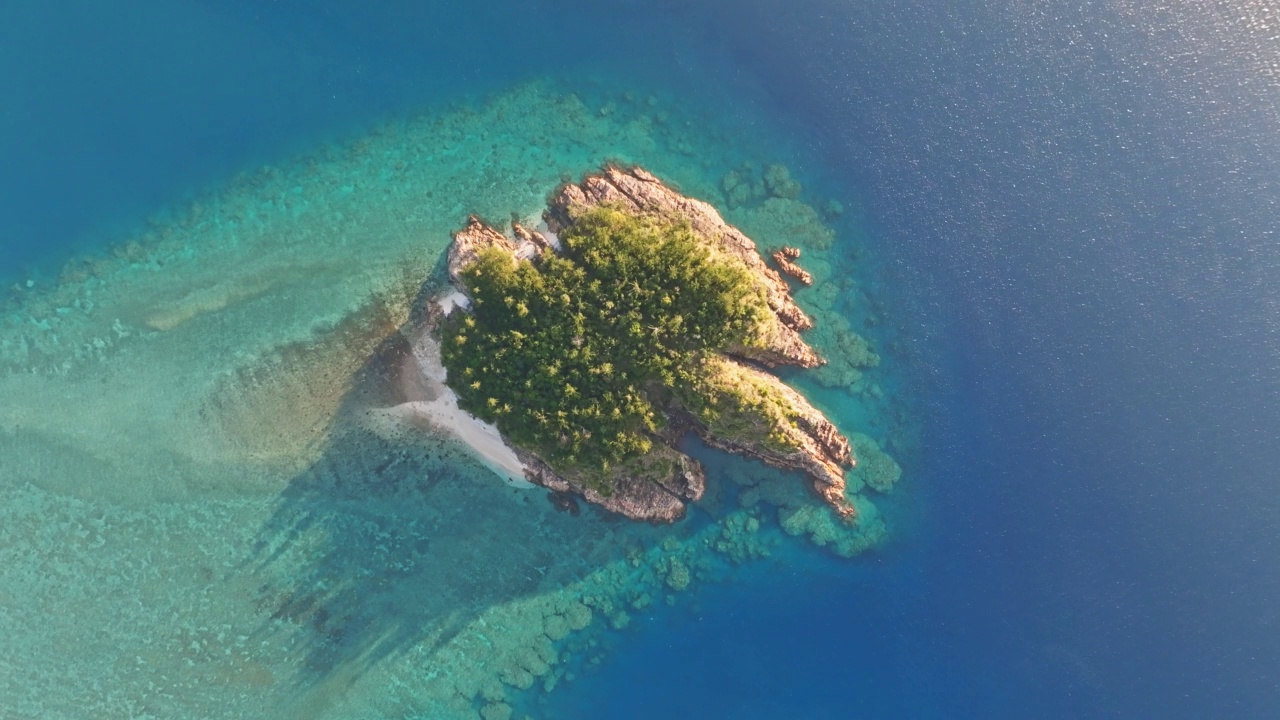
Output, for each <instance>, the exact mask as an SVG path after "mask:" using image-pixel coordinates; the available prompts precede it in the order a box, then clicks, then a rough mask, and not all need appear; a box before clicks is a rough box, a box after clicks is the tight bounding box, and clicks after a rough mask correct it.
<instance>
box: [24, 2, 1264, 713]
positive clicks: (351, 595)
mask: <svg viewBox="0 0 1280 720" xmlns="http://www.w3.org/2000/svg"><path fill="white" fill-rule="evenodd" d="M1274 21H1275V18H1274V14H1273V13H1271V11H1270V10H1268V9H1267V8H1265V7H1262V6H1257V5H1251V4H1248V3H1238V4H1237V5H1235V6H1233V7H1232V8H1231V11H1230V12H1222V13H1219V12H1217V11H1210V10H1207V9H1205V8H1201V7H1199V6H1196V7H1192V6H1188V7H1186V8H1182V7H1179V8H1172V9H1171V8H1157V7H1155V6H1153V5H1152V6H1148V5H1146V4H1143V3H1138V4H1136V5H1135V4H1127V5H1124V4H1120V5H1108V6H1098V5H1091V6H1083V7H1066V6H1065V5H1059V4H1054V3H1050V4H1048V5H1041V6H1037V7H1035V8H1031V7H1022V6H1015V5H999V6H982V5H977V4H961V5H958V6H957V5H948V6H947V7H942V6H940V5H938V6H914V5H908V4H905V3H887V4H880V5H876V6H865V7H863V6H859V7H849V6H847V5H846V4H842V3H827V2H820V3H814V4H812V5H809V6H805V7H803V8H795V7H791V6H787V7H783V6H782V5H780V4H776V3H770V2H764V1H763V0H761V1H759V2H738V3H734V5H733V6H732V7H729V6H728V5H727V4H723V3H716V2H706V3H694V4H689V3H681V4H675V3H664V2H658V3H626V2H624V3H615V4H609V5H604V4H600V3H576V2H570V3H556V4H555V5H554V7H552V6H551V4H549V3H541V2H502V3H492V4H489V5H486V6H484V7H483V8H477V7H475V6H474V5H467V6H465V7H464V6H463V5H462V4H460V3H448V2H442V3H431V4H425V5H424V4H408V3H405V4H399V3H391V4H389V5H385V6H383V7H382V8H380V9H379V10H377V11H370V10H368V9H366V8H359V9H357V8H354V7H347V6H344V5H342V4H338V3H326V4H322V5H320V6H313V5H308V6H306V7H302V5H301V4H296V3H288V2H286V3H276V4H274V5H273V6H272V7H271V8H270V9H269V10H268V9H265V8H263V7H261V6H259V5H257V4H248V3H244V4H235V3H232V4H220V5H217V6H213V5H208V4H202V3H195V2H191V3H179V2H160V1H159V0H155V1H153V2H145V3H135V4H132V5H130V6H128V7H114V6H111V5H102V4H98V3H79V4H76V3H72V4H65V3H64V4H61V5H59V6H58V7H45V6H43V5H38V4H35V3H22V2H18V3H9V4H6V6H5V7H4V8H3V10H0V68H3V69H4V70H5V72H4V73H3V77H4V78H5V79H4V81H3V82H4V83H5V85H4V86H3V88H4V90H5V94H6V97H9V98H11V99H14V101H13V102H8V103H5V107H4V109H3V110H2V111H0V130H3V132H0V138H2V139H0V157H2V158H4V162H3V163H0V167H3V168H4V170H3V171H0V191H2V196H3V197H4V198H5V200H4V212H3V213H0V249H2V251H3V254H2V255H0V258H3V260H4V261H5V262H4V263H3V265H0V276H3V277H5V278H6V282H5V285H6V287H8V286H9V284H10V282H13V281H16V282H17V286H16V288H10V289H9V290H8V292H9V295H10V297H9V300H8V302H9V304H8V305H7V306H6V308H5V317H4V320H3V322H2V323H0V325H2V327H0V330H2V332H0V365H3V367H4V369H5V374H4V376H3V379H2V383H3V384H0V399H3V401H4V402H3V403H0V490H2V491H3V493H4V500H3V505H0V507H2V508H3V512H4V513H5V521H4V523H3V524H2V525H0V526H2V527H3V528H4V531H3V534H0V549H2V550H3V553H4V554H5V558H6V560H5V562H4V564H3V567H4V568H5V569H4V570H3V572H2V574H0V623H2V624H3V625H2V627H3V629H4V630H3V634H4V635H5V637H7V638H9V639H10V640H9V642H8V643H7V645H6V647H7V648H8V651H7V652H6V653H5V654H4V657H3V658H2V659H0V716H8V715H11V716H14V717H81V716H84V714H85V713H86V711H87V710H89V709H92V711H93V713H94V714H95V716H99V717H146V716H151V717H217V716H226V717H247V716H262V717H378V716H387V717H390V716H395V717H405V716H416V717H427V718H435V717H476V716H479V714H480V713H487V714H488V715H487V717H501V716H504V715H505V714H506V712H507V710H506V708H507V707H510V708H512V714H513V716H515V717H520V716H521V715H522V714H524V713H528V714H531V715H533V716H535V717H539V716H543V717H602V716H608V717H653V716H655V715H659V714H665V715H671V716H675V717H688V716H694V715H703V716H708V717H726V716H727V717H761V718H775V717H794V716H798V715H804V716H806V717H850V716H859V715H865V716H875V717H1026V716H1037V717H1072V718H1074V717H1146V716H1155V715H1160V716H1165V717H1265V716H1268V715H1270V714H1273V713H1272V712H1271V711H1272V710H1273V709H1274V707H1275V706H1276V705H1277V704H1280V698H1277V696H1276V687H1277V685H1276V682H1275V670H1274V669H1275V667H1277V666H1280V639H1278V638H1277V635H1276V632H1275V623H1274V611H1273V606H1274V602H1272V600H1273V599H1274V597H1275V596H1276V594H1277V590H1278V588H1277V587H1276V579H1277V578H1280V572H1277V568H1276V567H1275V563H1274V557H1275V556H1276V553H1275V550H1276V548H1275V542H1274V533H1273V532H1271V530H1272V529H1273V528H1274V526H1275V521H1276V517H1275V509H1276V508H1275V504H1274V502H1272V501H1271V499H1270V494H1269V490H1268V488H1269V487H1270V483H1269V480H1270V479H1272V476H1273V475H1274V472H1273V469H1274V467H1275V466H1276V462H1277V460H1280V458H1277V457H1276V455H1275V452H1276V450H1275V448H1277V447H1280V441H1278V440H1280V439H1278V438H1277V437H1276V429H1277V428H1278V427H1280V406H1278V405H1277V403H1276V402H1275V398H1276V397H1280V392H1277V391H1278V390H1280V362H1278V361H1277V358H1280V351H1278V350H1277V348H1280V345H1278V344H1277V341H1276V338H1277V337H1278V336H1277V333H1276V328H1277V324H1276V322H1275V317H1276V312H1275V311H1276V308H1277V307H1280V304H1278V303H1277V298H1276V294H1275V288H1276V287H1280V284H1278V283H1277V282H1276V278H1277V277H1280V276H1278V275H1277V268H1280V262H1278V260H1277V256H1276V254H1275V249H1274V247H1273V243H1270V238H1272V237H1274V234H1275V232H1276V227H1275V217H1276V216H1275V213H1274V196H1275V189H1276V188H1277V187H1278V186H1280V182H1278V179H1277V174H1276V170H1275V168H1276V167H1278V166H1280V163H1278V162H1277V158H1276V155H1275V147H1276V145H1275V143H1274V137H1275V134H1276V133H1277V132H1280V111H1277V102H1276V94H1275V92H1276V90H1275V85H1274V82H1272V80H1273V79H1274V76H1275V75H1274V71H1275V68H1276V67H1278V66H1280V65H1277V58H1276V56H1275V53H1274V44H1273V43H1270V42H1269V40H1268V38H1269V35H1268V34H1267V33H1268V32H1269V30H1268V28H1271V27H1273V26H1274ZM68 47H71V48H75V49H76V52H68V51H66V48H68ZM529 81H533V82H534V83H535V84H534V85H527V84H525V83H527V82H529ZM570 95H573V96H574V97H570ZM607 157H620V158H621V159H626V160H634V161H638V162H643V163H645V164H646V165H648V166H650V167H651V168H652V169H654V170H655V171H657V172H659V173H660V174H662V175H664V177H668V178H670V179H672V180H674V181H676V182H678V183H679V184H680V185H681V187H682V188H684V189H685V190H686V192H689V193H690V194H693V195H697V196H701V197H706V198H709V199H713V200H715V201H716V202H717V203H718V204H721V207H722V209H724V210H725V211H726V212H727V213H728V216H729V217H730V219H731V220H732V221H733V222H735V223H739V224H741V225H742V226H743V227H744V228H746V229H747V230H748V231H749V232H752V233H754V234H756V235H757V237H758V239H764V241H765V242H771V241H772V239H773V238H781V237H784V236H785V237H787V238H788V239H790V238H793V237H800V238H803V239H805V241H806V242H809V243H811V244H812V245H813V247H812V249H809V250H807V255H806V257H807V258H811V259H812V261H813V266H812V268H811V269H816V271H817V272H818V274H819V275H820V276H822V277H824V278H826V279H830V280H832V281H834V282H832V283H831V284H830V285H829V286H827V289H825V290H824V289H823V287H822V286H821V285H822V283H820V287H818V288H814V289H813V290H811V291H804V292H802V293H800V295H799V297H800V299H801V302H802V303H804V304H806V305H807V307H810V308H811V309H819V310H834V312H835V313H837V314H838V315H840V316H842V317H844V318H845V319H846V320H847V321H848V322H849V323H850V324H851V325H852V326H853V327H854V328H855V329H857V330H858V331H859V332H860V333H862V334H864V335H865V336H866V337H867V338H869V340H870V342H871V347H872V348H873V349H874V350H875V351H876V352H877V353H879V354H880V355H881V357H882V358H883V363H882V365H881V366H880V367H878V368H877V369H875V370H873V371H870V372H868V373H867V374H866V375H865V376H864V378H863V379H862V380H861V381H858V382H854V381H853V380H852V378H854V376H853V375H850V374H848V373H847V372H846V373H844V374H843V375H842V376H839V377H840V378H841V379H840V380H839V381H837V380H835V379H833V378H832V377H830V376H827V377H826V382H827V384H823V383H822V382H820V379H819V378H817V377H803V376H795V377H792V378H791V379H792V380H793V382H795V383H796V385H797V386H798V387H800V388H802V389H803V390H804V391H805V392H806V393H807V394H808V395H809V396H810V397H811V398H813V399H814V401H815V402H816V403H818V404H819V405H820V406H822V407H823V408H824V409H827V410H829V411H831V412H833V413H834V414H836V415H837V416H838V418H839V420H840V422H841V424H842V425H843V426H845V427H846V429H849V430H851V431H860V432H866V433H867V434H868V435H871V436H872V437H875V438H876V439H878V440H879V441H880V442H881V443H882V444H884V445H885V447H886V448H888V449H889V450H890V451H891V452H892V453H893V454H894V455H895V456H896V457H897V458H898V459H899V460H900V461H901V462H902V464H903V466H904V468H905V474H904V477H903V479H902V481H901V482H900V483H899V484H898V487H897V488H896V489H895V491H894V492H893V494H892V495H890V496H879V495H874V494H869V496H870V497H873V498H874V499H875V502H876V504H877V507H878V508H879V511H880V513H879V514H880V516H881V517H882V518H883V519H884V520H885V522H886V525H885V528H884V529H885V530H886V534H885V535H883V536H880V535H878V534H877V537H879V538H880V544H879V545H878V546H877V548H876V549H875V550H874V551H872V552H871V553H869V554H863V555H861V556H859V557H858V558H855V559H853V560H848V559H844V558H839V557H836V555H835V553H834V552H832V550H838V549H840V547H841V545H840V542H838V541H835V542H828V544H827V546H826V547H825V548H817V547H815V546H814V545H813V544H812V543H810V542H809V539H812V538H818V539H821V538H823V537H824V533H825V532H826V531H827V529H828V528H826V527H824V526H822V525H821V524H816V525H815V524H807V523H806V519H807V518H809V517H810V516H809V515H806V514H805V513H807V512H808V511H807V510H804V505H803V496H795V495H791V494H789V493H790V490H794V489H796V485H795V484H794V483H791V484H788V483H787V481H786V480H785V479H782V478H772V477H767V476H765V475H763V474H761V473H759V472H758V470H756V469H753V468H751V467H748V466H742V465H741V464H737V463H734V462H731V461H725V462H716V463H714V468H713V469H714V471H715V472H714V473H713V474H716V475H717V476H718V477H719V479H720V480H721V482H719V483H717V487H719V488H721V489H722V492H720V493H717V494H715V495H714V496H713V497H711V498H709V500H708V501H707V503H706V504H705V506H704V507H703V508H702V509H700V510H699V511H698V512H696V513H694V515H693V517H691V518H690V520H689V522H687V523H685V524H683V525H681V526H679V527H677V528H674V529H669V530H654V529H646V528H636V527H627V526H621V525H619V524H617V523H611V522H608V521H606V520H604V519H601V518H596V517H580V518H576V519H575V518H570V517H568V516H565V515H562V514H557V513H555V512H554V511H553V510H552V509H551V507H550V505H549V504H546V503H545V502H543V501H541V500H540V499H539V498H536V497H534V498H530V497H529V496H527V495H522V494H520V493H517V492H514V491H510V490H507V489H505V488H503V487H502V486H501V485H500V484H496V483H494V482H492V480H491V479H490V478H486V477H485V476H483V475H482V474H476V473H474V472H472V471H473V470H474V468H472V467H471V466H469V465H468V464H467V463H466V461H465V460H463V459H461V458H458V457H456V456H454V455H452V454H450V453H449V452H448V451H447V449H444V448H435V447H432V446H430V445H427V446H422V445H421V444H419V443H414V442H409V443H405V442H403V441H401V440H399V439H396V438H392V439H385V438H383V439H378V438H375V437H373V436H371V435H370V434H369V433H368V432H366V430H367V428H363V427H362V426H359V425H358V424H353V423H351V422H350V419H351V418H352V417H354V416H356V415H357V414H358V411H359V410H360V409H361V408H363V407H365V406H367V405H368V404H369V403H376V402H378V401H379V400H380V399H381V395H380V393H384V392H385V384H383V383H381V382H380V379H381V377H382V374H381V373H382V370H381V368H380V367H379V366H377V365H376V364H374V365H370V364H369V362H368V360H369V358H370V357H372V356H373V355H374V354H375V351H376V350H378V349H379V347H380V345H381V343H383V341H384V338H385V332H386V330H387V329H388V328H393V327H395V326H396V325H397V324H398V323H399V322H402V320H403V317H402V313H403V310H404V308H403V299H404V298H405V296H406V294H407V293H409V292H410V289H411V288H413V287H415V286H416V283H417V281H418V280H419V279H420V275H421V273H423V272H424V270H425V269H426V268H429V267H432V266H433V265H434V264H435V263H436V262H438V259H439V253H440V250H441V249H442V248H443V247H444V243H445V242H446V239H447V232H448V231H449V230H450V229H452V228H453V227H454V226H456V224H457V222H458V220H459V218H460V217H461V216H462V215H465V213H466V212H468V211H477V210H478V211H481V212H484V213H486V214H488V215H491V216H493V217H506V216H507V215H508V214H509V213H511V212H517V213H525V214H528V213H533V212H536V209H537V207H538V204H539V202H540V200H541V197H542V196H543V194H544V193H545V192H546V191H547V190H548V189H549V188H550V187H552V186H554V184H555V183H556V182H558V181H559V180H560V178H561V175H562V174H563V173H569V174H571V175H574V174H578V173H581V172H583V171H584V170H586V169H589V168H590V167H593V166H595V165H597V164H598V163H599V162H601V161H602V160H604V159H605V158H607ZM299 158H301V159H299ZM747 160H750V161H754V162H756V163H760V164H767V163H773V162H780V163H784V164H785V165H786V166H787V167H788V168H790V170H791V172H792V174H793V175H794V176H795V177H796V178H797V179H799V181H800V182H801V183H803V184H804V186H805V188H806V193H805V194H804V195H803V196H802V199H803V200H804V201H805V202H807V203H810V204H811V205H812V206H813V207H814V208H816V212H815V213H814V214H812V215H806V214H805V211H804V210H803V208H801V207H799V206H795V205H786V206H778V205H777V204H776V203H775V204H774V205H773V206H772V207H769V208H766V207H765V203H764V202H763V200H764V198H762V197H755V198H754V199H752V200H751V201H750V202H748V205H749V207H747V208H745V209H742V208H735V209H730V208H729V205H730V204H731V203H730V198H729V197H728V196H727V195H726V194H725V192H724V191H725V188H724V186H723V185H722V183H721V180H722V178H723V176H724V175H725V173H727V172H729V171H730V170H733V169H735V168H740V167H741V164H742V163H743V162H744V161H747ZM264 166H266V167H265V168H264ZM428 193H431V194H428ZM831 200H837V201H839V202H840V203H842V205H843V207H844V212H843V213H841V214H838V215H837V214H835V213H834V212H831V211H830V210H829V208H828V202H829V201H831ZM193 201H194V202H193ZM148 218H150V220H148ZM815 218H816V219H820V220H821V224H825V225H827V226H829V227H830V228H832V229H833V230H834V233H835V235H834V236H833V245H832V248H831V249H830V250H829V251H827V252H825V253H820V252H818V246H820V245H822V244H824V243H825V240H824V238H825V235H824V233H823V232H821V231H820V230H818V229H817V228H818V225H817V224H816V223H814V222H811V221H809V220H812V219H815ZM130 241H136V242H135V244H132V245H131V244H129V243H130ZM68 259H73V262H72V263H71V264H70V265H68V266H65V267H64V262H65V261H66V260H68ZM824 263H830V267H829V268H828V267H827V266H826V265H825V264H824ZM28 279H29V280H31V286H30V287H28V286H27V283H26V281H27V280H28ZM371 297H373V298H376V299H377V300H376V301H375V302H373V303H370V302H368V301H369V299H370V298H371ZM833 319H834V316H829V317H827V318H826V322H823V323H821V325H820V327H830V326H832V325H833V324H834V323H833V322H832V321H833ZM830 340H831V338H830V337H825V336H822V335H815V342H818V343H819V344H821V343H823V342H830ZM384 349H385V348H384ZM32 370H34V371H35V372H34V373H33V372H31V371H32ZM833 382H834V383H835V384H836V385H837V387H839V386H844V387H849V386H850V385H853V386H854V387H855V390H856V392H854V393H847V392H846V393H839V392H836V391H835V390H833V388H832V387H831V384H832V383H833ZM744 482H745V483H746V485H744V484H743V483H744ZM761 495H765V496H769V497H770V498H771V500H772V503H773V504H780V505H782V507H783V510H784V512H783V513H781V514H780V513H779V512H777V510H776V509H775V508H774V507H772V505H770V504H765V505H761V504H758V503H756V504H753V501H754V500H755V498H756V497H758V496H761ZM789 503H790V505H789ZM477 518H481V519H479V520H478V519H477ZM784 518H790V521H791V522H790V525H789V526H790V527H791V529H792V530H795V531H798V536H796V537H792V536H790V535H788V534H786V533H784V532H783V531H782V526H783V523H782V522H781V521H782V520H783V519H784ZM753 523H754V525H753ZM753 527H755V529H752V528H753ZM845 547H846V548H850V547H852V546H850V545H846V546H845ZM686 579H687V580H688V581H689V585H688V586H685V585H684V583H685V580H686ZM669 602H670V603H671V604H668V603H669ZM579 627H581V628H583V629H582V630H581V631H577V630H575V628H579ZM525 688H527V690H526V689H525Z"/></svg>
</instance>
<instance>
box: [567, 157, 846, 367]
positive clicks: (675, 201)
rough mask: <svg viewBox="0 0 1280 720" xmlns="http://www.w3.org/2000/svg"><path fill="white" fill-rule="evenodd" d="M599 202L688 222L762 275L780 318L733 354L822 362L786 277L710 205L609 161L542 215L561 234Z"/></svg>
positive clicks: (767, 361)
mask: <svg viewBox="0 0 1280 720" xmlns="http://www.w3.org/2000/svg"><path fill="white" fill-rule="evenodd" d="M597 205H616V206H619V207H624V208H627V209H629V210H632V211H634V212H638V213H642V214H646V215H655V216H659V217H664V218H674V219H678V220H683V221H686V222H688V223H689V225H690V227H691V228H692V229H693V231H694V232H696V233H697V234H698V235H699V236H700V237H702V238H703V239H704V240H706V241H707V243H708V244H709V245H710V247H712V248H713V249H714V250H716V251H719V252H723V253H726V254H728V255H730V256H732V257H735V258H737V259H738V260H740V261H741V262H742V263H743V264H744V265H746V267H747V269H748V270H750V271H751V273H752V274H753V275H755V276H756V277H757V278H758V279H759V281H760V285H761V287H762V288H763V289H764V291H765V295H766V297H767V298H768V301H769V308H770V309H772V310H773V312H774V315H775V316H776V317H777V322H776V323H774V326H773V327H772V328H769V332H768V337H766V338H763V342H762V343H760V346H759V347H757V346H752V347H737V348H731V349H730V351H731V352H732V353H733V354H735V355H738V356H740V357H743V358H746V359H748V360H754V361H756V362H758V363H761V364H763V365H767V366H769V367H778V366H780V365H795V366H799V367H803V368H813V367H818V366H819V365H822V364H823V362H824V361H823V360H822V358H821V357H819V356H818V354H817V353H816V352H814V350H813V348H811V347H809V345H808V344H806V343H805V342H804V340H803V339H801V337H800V332H801V331H804V330H808V329H809V328H811V327H813V320H811V319H810V318H809V316H808V315H806V314H805V313H804V311H803V310H801V309H800V307H799V306H798V305H796V302H795V300H794V299H793V298H792V297H791V288H790V287H789V286H788V285H787V281H786V280H784V279H783V278H782V276H781V275H779V274H778V272H777V271H776V270H774V269H772V268H770V267H769V266H768V265H766V264H765V262H764V260H763V259H762V258H761V257H760V252H759V250H758V249H757V248H756V244H755V242H754V241H752V240H751V238H749V237H747V236H746V235H744V234H743V233H742V231H741V230H739V229H737V228H736V227H734V226H732V225H730V224H728V223H727V222H725V221H724V218H722V217H721V216H720V213H719V212H718V211H716V209H715V208H714V207H712V206H711V205H710V204H708V203H705V202H703V201H701V200H695V199H693V198H689V197H685V196H684V195H681V194H680V193H678V192H676V191H675V190H672V189H671V188H669V187H667V186H666V185H664V184H663V183H662V181H661V180H659V179H658V178H656V177H654V176H653V175H651V174H650V173H648V172H646V171H645V170H643V169H641V168H621V167H618V166H614V165H611V166H608V167H606V168H604V169H603V170H602V171H601V172H599V173H597V174H594V175H588V176H587V177H586V178H584V179H583V181H582V182H581V183H579V184H577V185H573V184H565V185H562V186H561V187H560V188H559V189H557V190H556V191H555V192H554V193H552V196H551V199H550V201H549V202H548V207H547V211H546V213H545V215H544V218H545V219H546V222H547V227H548V228H550V230H551V232H553V233H556V234H559V233H560V230H561V229H563V228H565V227H568V226H570V225H572V224H573V222H574V218H576V217H578V216H579V215H581V214H582V213H583V212H585V211H586V210H590V209H591V208H593V207H595V206H597Z"/></svg>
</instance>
